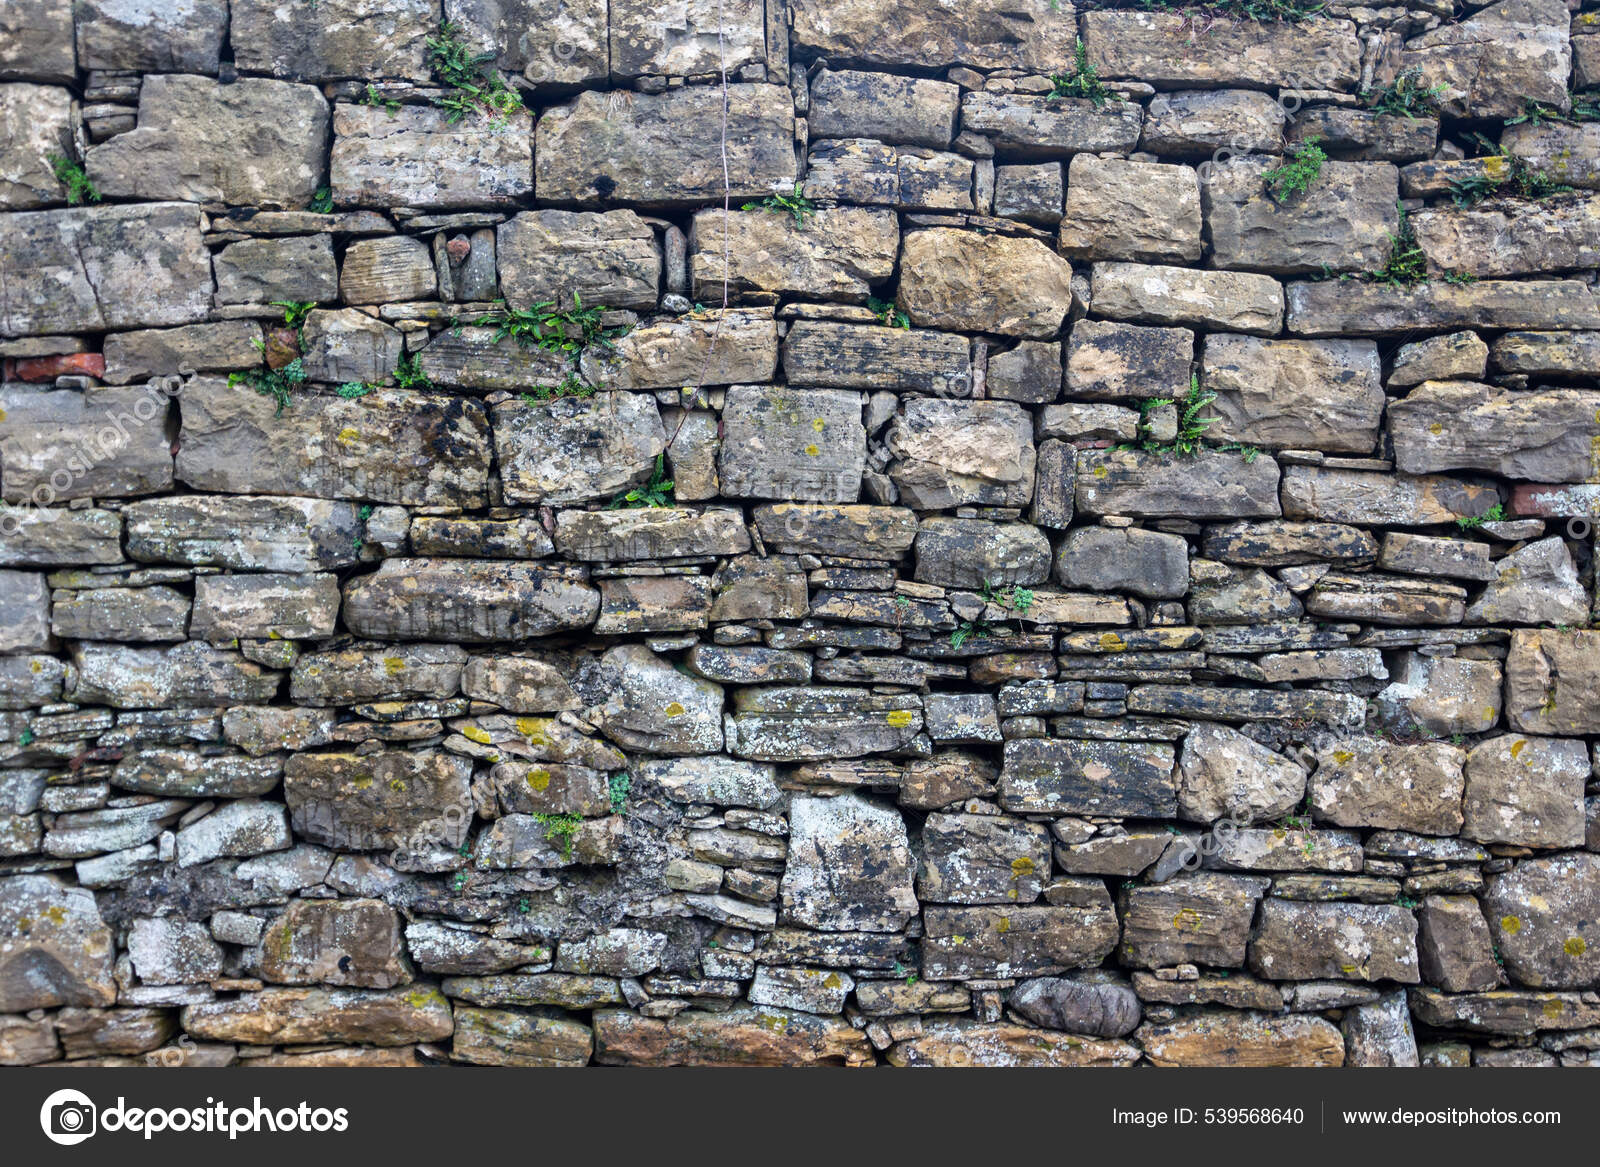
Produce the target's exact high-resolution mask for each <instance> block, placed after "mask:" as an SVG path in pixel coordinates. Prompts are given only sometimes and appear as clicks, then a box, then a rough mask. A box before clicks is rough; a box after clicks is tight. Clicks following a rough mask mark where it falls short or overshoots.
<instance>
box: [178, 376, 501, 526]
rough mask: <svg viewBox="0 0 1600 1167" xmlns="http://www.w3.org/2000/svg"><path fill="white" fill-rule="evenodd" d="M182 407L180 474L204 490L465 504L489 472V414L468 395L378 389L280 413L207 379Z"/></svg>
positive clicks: (266, 400)
mask: <svg viewBox="0 0 1600 1167" xmlns="http://www.w3.org/2000/svg"><path fill="white" fill-rule="evenodd" d="M181 408H182V413H183V430H182V433H181V434H180V437H179V448H178V458H177V471H176V472H177V477H178V478H179V479H180V480H182V481H183V482H185V483H187V484H188V485H190V486H192V487H195V488H197V489H200V490H222V491H230V492H234V493H240V494H286V495H324V496H331V497H333V498H353V499H373V500H376V501H380V502H397V503H412V504H420V505H428V504H438V505H451V504H455V505H460V504H463V503H471V502H473V501H475V500H476V499H478V498H481V497H482V494H483V489H484V481H485V478H486V476H487V474H488V458H489V450H488V446H489V434H488V430H489V424H488V419H487V418H486V417H485V416H484V412H483V409H482V407H481V406H478V405H476V404H475V403H469V402H463V401H462V400H461V399H460V398H451V397H445V396H442V395H438V394H429V393H416V392H411V391H407V390H379V391H377V392H374V393H370V394H367V395H365V396H362V397H360V398H356V399H352V400H346V399H344V398H340V397H337V396H319V397H302V398H299V399H298V400H296V401H295V403H294V404H293V405H292V406H291V407H290V408H288V409H285V410H284V411H283V412H282V413H281V414H279V413H278V411H277V409H276V407H275V406H274V404H273V402H272V399H271V398H270V397H265V396H263V395H261V394H259V393H253V392H251V391H250V390H249V389H248V388H246V387H245V386H242V385H238V386H234V385H229V384H227V382H225V381H220V380H211V379H208V378H202V379H199V380H197V381H195V382H194V383H192V384H191V385H190V386H189V387H188V389H187V391H186V392H185V393H184V396H183V404H182V406H181Z"/></svg>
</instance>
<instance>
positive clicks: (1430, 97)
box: [1361, 65, 1450, 121]
mask: <svg viewBox="0 0 1600 1167" xmlns="http://www.w3.org/2000/svg"><path fill="white" fill-rule="evenodd" d="M1449 91H1450V87H1449V86H1448V85H1445V84H1443V83H1442V82H1441V83H1440V84H1438V85H1424V84H1423V83H1422V66H1421V65H1412V66H1411V67H1410V68H1408V69H1402V70H1400V72H1399V73H1398V74H1397V75H1396V76H1395V79H1394V80H1393V81H1391V82H1389V83H1388V84H1387V85H1384V86H1382V87H1380V88H1378V89H1368V90H1366V91H1365V92H1363V93H1362V95H1361V96H1362V97H1363V98H1365V99H1366V103H1367V108H1368V109H1370V110H1372V111H1373V112H1374V113H1383V114H1391V115H1394V116H1398V117H1404V118H1407V119H1409V120H1411V121H1416V120H1417V118H1419V117H1431V116H1433V115H1435V114H1437V113H1438V112H1439V99H1440V98H1441V97H1443V96H1444V95H1445V94H1446V93H1448V92H1449Z"/></svg>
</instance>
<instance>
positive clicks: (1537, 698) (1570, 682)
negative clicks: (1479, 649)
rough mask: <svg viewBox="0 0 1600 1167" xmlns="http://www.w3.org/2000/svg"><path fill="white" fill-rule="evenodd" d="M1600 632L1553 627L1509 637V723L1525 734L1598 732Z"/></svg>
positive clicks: (1599, 717)
mask: <svg viewBox="0 0 1600 1167" xmlns="http://www.w3.org/2000/svg"><path fill="white" fill-rule="evenodd" d="M1596 685H1600V632H1586V631H1578V630H1573V631H1565V632H1564V631H1560V630H1551V629H1540V630H1526V631H1523V630H1518V631H1516V632H1513V633H1512V634H1511V649H1510V652H1509V654H1508V655H1507V657H1506V720H1507V721H1508V722H1509V723H1510V725H1511V726H1512V728H1513V729H1519V730H1522V731H1523V732H1524V733H1542V734H1593V733H1600V709H1597V708H1596V705H1595V702H1594V700H1593V695H1594V693H1595V691H1596V690H1595V686H1596Z"/></svg>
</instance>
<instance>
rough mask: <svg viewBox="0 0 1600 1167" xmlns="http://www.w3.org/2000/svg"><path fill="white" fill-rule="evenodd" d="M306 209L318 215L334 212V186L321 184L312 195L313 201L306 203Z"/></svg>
mask: <svg viewBox="0 0 1600 1167" xmlns="http://www.w3.org/2000/svg"><path fill="white" fill-rule="evenodd" d="M306 210H308V211H311V212H313V213H314V214H318V215H330V214H332V213H333V187H331V186H319V187H317V193H316V194H314V195H312V196H311V201H310V202H309V203H307V204H306Z"/></svg>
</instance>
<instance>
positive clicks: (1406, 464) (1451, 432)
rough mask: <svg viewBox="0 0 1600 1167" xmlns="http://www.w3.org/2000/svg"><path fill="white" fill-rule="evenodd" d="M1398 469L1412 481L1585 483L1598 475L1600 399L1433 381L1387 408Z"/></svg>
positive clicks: (1578, 392) (1598, 395)
mask: <svg viewBox="0 0 1600 1167" xmlns="http://www.w3.org/2000/svg"><path fill="white" fill-rule="evenodd" d="M1389 430H1390V432H1391V434H1393V436H1394V450H1395V463H1396V464H1397V465H1398V466H1399V468H1400V469H1401V470H1404V471H1406V472H1407V473H1409V474H1428V473H1432V472H1434V471H1437V470H1483V471H1486V472H1488V473H1491V474H1497V475H1500V476H1501V477H1504V478H1522V479H1531V480H1533V481H1535V482H1584V481H1587V480H1588V479H1589V478H1590V477H1592V476H1593V475H1594V473H1595V469H1596V453H1595V450H1596V443H1597V442H1600V392H1594V391H1591V390H1583V389H1541V390H1538V391H1536V392H1531V393H1530V392H1511V391H1508V390H1505V389H1500V388H1497V387H1495V386H1492V385H1484V384H1480V383H1477V382H1474V381H1427V382H1424V383H1423V384H1421V385H1419V386H1417V387H1416V388H1415V389H1413V390H1412V391H1411V392H1410V393H1408V394H1407V395H1406V396H1405V398H1404V399H1403V400H1400V401H1397V402H1395V403H1393V404H1392V405H1390V407H1389Z"/></svg>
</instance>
